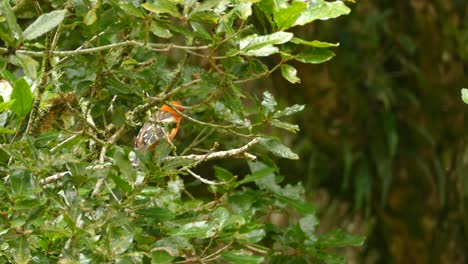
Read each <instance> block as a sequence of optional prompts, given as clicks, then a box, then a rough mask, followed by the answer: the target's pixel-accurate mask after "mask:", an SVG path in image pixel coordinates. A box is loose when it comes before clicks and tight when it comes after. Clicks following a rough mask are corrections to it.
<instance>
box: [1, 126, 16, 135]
mask: <svg viewBox="0 0 468 264" xmlns="http://www.w3.org/2000/svg"><path fill="white" fill-rule="evenodd" d="M15 132H16V131H15V130H11V129H8V128H4V127H0V134H14V133H15Z"/></svg>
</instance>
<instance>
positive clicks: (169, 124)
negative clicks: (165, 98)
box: [132, 101, 184, 165]
mask: <svg viewBox="0 0 468 264" xmlns="http://www.w3.org/2000/svg"><path fill="white" fill-rule="evenodd" d="M171 104H172V105H173V106H174V108H176V109H177V110H178V111H179V112H183V111H184V109H183V107H182V104H180V103H179V102H178V101H171ZM174 108H173V107H172V106H169V105H167V104H164V105H163V106H161V108H159V110H158V111H157V112H156V113H154V114H152V115H151V116H150V118H149V120H148V121H147V122H146V123H145V124H143V126H142V127H141V129H140V131H139V132H138V135H137V136H136V137H135V141H134V148H135V149H137V150H139V151H148V150H153V149H154V148H156V146H157V145H158V143H160V142H161V140H166V141H172V140H173V139H174V138H175V136H176V135H177V133H178V132H179V129H180V122H181V120H182V115H181V114H180V113H179V112H177V111H176V110H174ZM139 162H140V161H139V159H138V157H137V156H136V155H135V157H134V159H133V160H132V163H133V165H138V164H139Z"/></svg>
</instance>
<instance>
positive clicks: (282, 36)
mask: <svg viewBox="0 0 468 264" xmlns="http://www.w3.org/2000/svg"><path fill="white" fill-rule="evenodd" d="M293 36H294V34H293V33H290V32H282V31H279V32H275V33H273V34H269V35H264V36H258V35H256V34H254V35H250V36H247V37H245V38H243V39H241V40H240V41H239V49H240V50H241V52H242V54H248V51H250V52H251V53H252V52H253V53H255V52H254V50H257V52H259V53H265V54H266V53H268V52H272V51H273V50H275V49H276V50H277V49H278V48H276V47H273V46H272V45H276V44H283V43H286V42H288V41H289V40H290V39H292V37H293ZM275 52H276V51H275Z"/></svg>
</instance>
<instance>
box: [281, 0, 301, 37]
mask: <svg viewBox="0 0 468 264" xmlns="http://www.w3.org/2000/svg"><path fill="white" fill-rule="evenodd" d="M306 9H307V3H304V2H300V1H294V2H292V4H291V5H290V6H288V7H286V8H280V9H278V11H276V12H274V20H275V23H276V26H277V27H278V29H279V30H286V29H288V28H290V27H292V26H294V25H295V23H296V20H297V19H298V18H299V17H300V16H301V14H302V12H303V11H304V10H306Z"/></svg>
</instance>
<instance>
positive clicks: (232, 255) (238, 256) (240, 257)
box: [221, 251, 264, 264]
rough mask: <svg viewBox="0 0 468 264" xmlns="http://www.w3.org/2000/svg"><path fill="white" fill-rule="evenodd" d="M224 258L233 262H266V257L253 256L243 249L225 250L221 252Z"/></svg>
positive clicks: (234, 263)
mask: <svg viewBox="0 0 468 264" xmlns="http://www.w3.org/2000/svg"><path fill="white" fill-rule="evenodd" d="M221 256H222V259H223V260H224V261H226V262H229V263H233V264H261V263H264V257H262V256H252V255H250V254H247V253H245V252H243V251H225V252H223V253H222V254H221Z"/></svg>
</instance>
